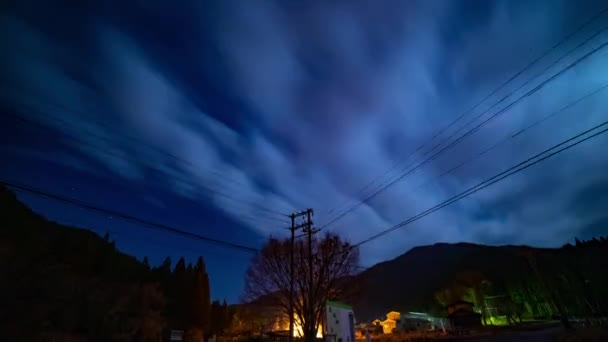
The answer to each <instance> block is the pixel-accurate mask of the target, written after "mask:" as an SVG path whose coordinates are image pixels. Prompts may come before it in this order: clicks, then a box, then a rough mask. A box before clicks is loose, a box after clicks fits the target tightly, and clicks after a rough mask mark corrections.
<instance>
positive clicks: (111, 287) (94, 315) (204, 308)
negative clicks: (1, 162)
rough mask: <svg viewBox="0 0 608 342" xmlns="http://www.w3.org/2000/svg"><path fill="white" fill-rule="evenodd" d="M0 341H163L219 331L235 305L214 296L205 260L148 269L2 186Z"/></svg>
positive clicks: (106, 239)
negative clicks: (177, 333)
mask: <svg viewBox="0 0 608 342" xmlns="http://www.w3.org/2000/svg"><path fill="white" fill-rule="evenodd" d="M0 279H1V281H0V303H2V304H1V305H0V339H2V340H14V341H35V340H36V341H46V340H48V341H61V340H76V341H78V340H84V341H138V340H139V341H158V340H167V339H168V335H169V331H170V330H171V329H176V330H184V331H185V332H186V336H185V337H186V340H199V339H200V338H201V337H202V336H210V335H211V334H214V333H221V332H222V331H224V330H225V329H226V327H227V326H228V325H229V324H230V317H231V314H230V312H229V308H228V306H227V305H226V303H225V302H224V303H223V304H221V303H219V302H217V301H215V302H213V303H212V302H211V300H210V288H209V275H208V274H207V271H206V268H205V263H204V261H203V259H202V258H199V259H198V261H197V263H196V264H195V265H191V264H188V265H186V262H185V260H184V259H183V258H181V259H179V260H178V262H177V263H176V264H175V267H172V265H171V260H170V259H168V258H167V259H166V260H165V262H164V263H162V264H161V265H160V266H159V267H155V268H150V265H149V262H148V260H147V259H144V260H143V261H141V262H140V261H138V260H137V259H135V258H134V257H132V256H129V255H126V254H124V253H121V252H120V251H118V250H116V248H115V246H114V243H113V242H112V241H111V240H110V238H109V236H107V235H106V236H105V237H104V238H101V237H99V236H97V235H96V234H94V233H92V232H90V231H87V230H82V229H74V228H70V227H66V226H63V225H60V224H57V223H53V222H50V221H48V220H46V219H45V218H43V217H42V216H39V215H37V214H35V213H33V212H32V211H31V210H30V209H29V208H27V207H26V206H25V205H23V204H22V203H20V202H19V201H18V200H17V198H16V196H15V195H14V194H13V193H12V192H10V191H8V190H7V189H5V188H0Z"/></svg>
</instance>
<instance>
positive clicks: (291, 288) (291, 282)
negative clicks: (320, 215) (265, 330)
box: [289, 209, 312, 342]
mask: <svg viewBox="0 0 608 342" xmlns="http://www.w3.org/2000/svg"><path fill="white" fill-rule="evenodd" d="M309 212H310V213H312V209H308V210H306V211H301V212H298V213H293V214H291V215H289V217H290V218H291V228H290V229H289V230H290V231H291V244H290V251H289V263H290V267H289V342H293V333H294V331H293V328H294V327H293V326H294V312H293V302H294V298H293V297H294V279H293V271H294V268H295V266H294V259H293V252H294V249H295V239H296V237H295V234H296V230H297V229H299V228H306V227H307V225H308V222H304V223H302V224H298V225H296V217H300V216H304V215H307V216H308V221H310V213H309Z"/></svg>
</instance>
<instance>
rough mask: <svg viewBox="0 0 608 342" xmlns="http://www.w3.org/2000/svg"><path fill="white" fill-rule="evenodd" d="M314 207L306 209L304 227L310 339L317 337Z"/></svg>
mask: <svg viewBox="0 0 608 342" xmlns="http://www.w3.org/2000/svg"><path fill="white" fill-rule="evenodd" d="M312 214H313V211H312V209H308V210H306V217H307V220H306V227H305V228H304V232H305V233H306V234H307V235H308V317H307V318H306V319H307V320H308V322H309V323H308V329H309V331H308V338H309V341H314V340H315V337H316V331H315V324H314V323H315V304H314V302H315V294H314V292H313V289H314V287H315V286H314V282H315V280H314V278H313V262H314V260H313V259H314V258H313V255H312V252H313V249H312V234H314V233H316V232H317V231H316V230H315V229H314V228H313V227H312Z"/></svg>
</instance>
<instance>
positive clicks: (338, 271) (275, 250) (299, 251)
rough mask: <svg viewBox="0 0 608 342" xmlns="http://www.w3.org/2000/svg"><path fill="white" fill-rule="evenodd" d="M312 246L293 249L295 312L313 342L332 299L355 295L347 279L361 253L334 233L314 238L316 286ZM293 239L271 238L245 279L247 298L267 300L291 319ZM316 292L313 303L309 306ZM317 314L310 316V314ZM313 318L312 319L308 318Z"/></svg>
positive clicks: (300, 242) (301, 243) (301, 244)
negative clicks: (328, 302) (291, 240)
mask: <svg viewBox="0 0 608 342" xmlns="http://www.w3.org/2000/svg"><path fill="white" fill-rule="evenodd" d="M308 250H309V248H308V246H307V244H306V242H304V241H303V240H297V241H296V243H295V247H294V249H293V252H294V259H295V269H294V285H295V296H294V297H295V300H294V312H295V318H296V320H297V321H298V322H302V326H303V330H304V334H305V338H307V339H309V340H312V338H314V335H315V334H316V331H317V327H318V325H319V323H320V321H321V318H322V314H323V313H324V310H325V303H326V302H327V301H328V300H344V299H347V298H348V297H349V295H352V293H353V291H354V290H355V284H354V283H352V282H348V281H347V279H348V278H349V277H350V276H352V275H353V274H354V273H355V270H356V265H357V262H358V257H359V253H358V250H357V249H356V248H353V246H352V245H350V244H349V243H348V242H345V241H343V240H342V239H341V238H340V237H338V236H337V235H333V234H327V235H325V236H324V237H322V238H316V239H313V245H312V260H313V263H312V267H313V279H312V286H310V285H311V282H310V281H309V279H308V278H309V276H308V274H309V271H308V270H309V266H310V264H309V262H308V260H309V253H308ZM290 252H291V245H290V241H289V240H279V239H273V238H271V239H269V241H268V242H267V243H266V245H265V246H264V247H263V248H262V250H261V251H260V253H259V254H257V255H256V256H255V257H254V258H253V260H252V261H251V264H250V265H249V268H248V270H247V274H246V278H245V298H246V299H248V300H251V301H256V300H257V301H259V300H260V299H264V300H267V301H269V302H270V305H271V306H273V307H276V308H277V309H278V312H279V316H280V317H279V318H281V319H282V320H283V321H286V320H288V317H289V292H290V291H289V289H290ZM311 292H312V297H313V303H312V305H308V298H309V294H311ZM311 311H312V313H313V315H310V313H311ZM310 316H312V318H313V319H312V320H310V319H308V317H310Z"/></svg>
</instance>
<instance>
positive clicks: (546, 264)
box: [354, 238, 608, 321]
mask: <svg viewBox="0 0 608 342" xmlns="http://www.w3.org/2000/svg"><path fill="white" fill-rule="evenodd" d="M606 270H608V240H606V239H604V238H600V239H593V240H590V241H586V242H582V241H578V240H577V242H576V244H575V245H570V244H568V245H565V246H564V247H562V248H557V249H546V248H531V247H525V246H483V245H475V244H468V243H459V244H436V245H433V246H424V247H416V248H413V249H412V250H410V251H409V252H407V253H405V254H403V255H401V256H399V257H397V258H396V259H394V260H391V261H387V262H383V263H380V264H377V265H375V266H373V267H371V268H370V269H368V270H366V271H365V272H363V273H361V274H360V275H359V277H358V281H359V283H360V284H361V285H362V289H361V295H360V296H358V297H357V300H356V301H355V303H354V304H355V311H356V312H357V317H358V318H359V319H363V320H367V319H371V318H373V317H379V316H381V315H383V314H385V313H386V312H388V311H389V310H397V311H427V312H431V313H433V314H435V315H445V314H446V313H445V310H444V308H445V305H447V304H449V303H450V302H453V301H456V300H458V299H464V300H468V301H471V302H473V303H475V305H476V306H477V307H478V308H480V309H481V310H482V314H483V316H484V319H488V320H490V319H491V317H492V316H494V317H496V316H501V317H503V318H504V317H507V318H509V319H512V320H513V321H517V320H519V319H522V318H523V319H525V318H550V317H556V316H559V315H561V314H565V315H568V316H572V317H578V318H585V317H593V316H600V315H606V314H608V272H607V271H606Z"/></svg>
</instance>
